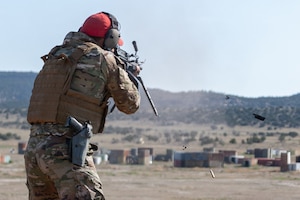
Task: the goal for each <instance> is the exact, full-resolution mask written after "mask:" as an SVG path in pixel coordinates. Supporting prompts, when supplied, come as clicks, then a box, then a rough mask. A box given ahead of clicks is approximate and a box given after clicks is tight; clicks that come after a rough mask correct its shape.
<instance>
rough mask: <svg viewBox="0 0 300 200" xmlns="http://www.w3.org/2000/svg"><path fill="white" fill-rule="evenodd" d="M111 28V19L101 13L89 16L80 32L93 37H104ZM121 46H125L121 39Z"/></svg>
mask: <svg viewBox="0 0 300 200" xmlns="http://www.w3.org/2000/svg"><path fill="white" fill-rule="evenodd" d="M110 28H111V21H110V19H109V17H108V16H107V15H106V14H104V13H102V12H100V13H96V14H93V15H91V16H89V17H88V18H87V19H86V20H85V22H84V23H83V25H82V27H81V28H80V32H83V33H85V34H87V35H89V36H92V37H102V38H103V37H104V36H105V34H106V33H107V31H108V30H109V29H110ZM118 43H119V45H120V46H122V45H123V40H122V39H121V38H120V40H119V42H118Z"/></svg>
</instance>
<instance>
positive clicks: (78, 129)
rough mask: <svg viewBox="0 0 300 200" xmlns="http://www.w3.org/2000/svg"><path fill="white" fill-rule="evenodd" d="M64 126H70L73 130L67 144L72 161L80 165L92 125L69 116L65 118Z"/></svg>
mask: <svg viewBox="0 0 300 200" xmlns="http://www.w3.org/2000/svg"><path fill="white" fill-rule="evenodd" d="M65 126H66V127H70V128H72V129H74V131H75V134H74V135H73V137H72V138H71V140H70V144H69V148H70V154H71V156H70V157H71V158H72V163H73V164H75V165H78V166H81V167H82V166H84V163H85V157H86V155H87V151H88V147H89V142H90V138H91V137H92V135H93V132H92V129H93V127H92V125H91V124H89V123H88V122H85V123H84V124H81V123H80V122H78V121H77V120H76V119H75V118H74V117H71V116H69V117H68V118H67V121H66V124H65Z"/></svg>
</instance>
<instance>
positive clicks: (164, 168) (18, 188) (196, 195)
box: [0, 126, 300, 200]
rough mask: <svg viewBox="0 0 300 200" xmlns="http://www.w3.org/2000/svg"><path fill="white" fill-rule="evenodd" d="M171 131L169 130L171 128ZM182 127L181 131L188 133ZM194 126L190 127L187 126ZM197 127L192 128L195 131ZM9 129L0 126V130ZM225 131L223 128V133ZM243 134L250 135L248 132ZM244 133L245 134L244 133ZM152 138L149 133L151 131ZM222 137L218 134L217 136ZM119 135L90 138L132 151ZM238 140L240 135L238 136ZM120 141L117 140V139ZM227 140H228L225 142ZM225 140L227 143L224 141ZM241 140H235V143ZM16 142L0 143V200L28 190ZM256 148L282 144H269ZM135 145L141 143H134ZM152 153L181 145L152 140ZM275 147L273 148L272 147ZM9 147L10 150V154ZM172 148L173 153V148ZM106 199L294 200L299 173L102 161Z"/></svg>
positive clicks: (294, 143)
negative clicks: (2, 157) (4, 160)
mask: <svg viewBox="0 0 300 200" xmlns="http://www.w3.org/2000/svg"><path fill="white" fill-rule="evenodd" d="M172 128H173V127H172ZM187 128H189V127H187V126H185V127H184V129H185V130H187ZM192 128H194V127H192ZM196 128H197V127H196ZM7 131H8V130H4V129H1V128H0V132H2V133H5V132H7ZM9 131H12V132H16V133H18V134H19V135H21V136H22V141H26V140H27V138H28V135H29V132H28V131H26V130H25V131H20V130H13V129H9ZM222 131H223V132H224V130H222ZM247 131H249V130H248V129H247ZM244 132H246V131H244ZM153 134H154V133H153ZM221 135H222V134H221ZM117 137H121V136H119V135H110V134H104V135H101V136H99V137H98V136H95V137H94V140H95V141H96V142H98V143H99V144H100V145H101V146H102V147H105V148H107V149H111V148H116V149H121V148H131V147H132V145H133V144H129V143H122V142H120V143H114V144H112V143H111V141H113V139H114V138H117ZM240 137H243V136H240ZM117 139H120V138H117ZM228 139H229V138H228ZM228 139H227V140H228ZM239 140H240V139H239ZM18 142H19V141H16V140H15V141H0V154H2V155H9V156H10V157H11V161H12V162H11V163H7V164H4V163H0V200H7V199H9V200H25V199H28V192H27V188H26V185H25V182H26V180H25V168H24V163H23V155H22V154H17V152H16V151H17V149H18ZM267 142H268V141H266V142H265V143H263V144H262V145H263V146H258V147H274V146H275V145H282V144H278V142H277V143H276V140H275V141H272V140H269V143H267ZM299 144H300V139H299V137H298V138H295V139H293V140H288V141H287V142H286V143H285V144H284V145H285V146H279V147H285V148H292V149H295V148H297V147H298V146H299ZM134 145H135V147H138V145H141V144H134ZM143 145H151V146H152V147H154V149H155V152H156V153H164V152H165V150H166V149H168V148H172V149H174V150H181V149H182V145H179V144H175V143H174V144H173V146H172V145H171V144H166V143H160V142H153V143H152V144H147V143H146V144H143ZM250 147H251V148H254V147H256V146H254V145H251V146H249V147H248V146H243V145H240V144H236V145H235V146H233V145H229V144H228V143H226V145H224V146H222V148H226V149H236V150H239V152H244V151H245V150H246V149H247V148H250ZM275 147H276V146H275ZM12 148H14V149H15V152H14V153H10V150H11V149H12ZM176 148H177V149H176ZM188 150H191V151H201V150H202V147H199V145H197V144H189V146H188ZM97 169H98V173H99V176H100V178H101V180H102V183H103V186H104V192H105V195H106V199H107V200H120V199H121V200H152V199H158V200H253V199H255V200H283V199H287V200H296V199H297V200H299V199H300V172H299V171H293V172H280V169H279V167H261V166H257V165H253V166H251V167H247V168H246V167H241V166H239V165H232V164H227V165H225V167H224V168H213V169H212V170H213V172H214V174H215V178H213V177H212V176H211V174H210V169H209V168H198V167H196V168H175V167H173V163H172V162H157V161H154V162H153V163H152V164H151V165H115V164H109V163H101V164H100V165H97Z"/></svg>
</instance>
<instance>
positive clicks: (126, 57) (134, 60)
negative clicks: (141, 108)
mask: <svg viewBox="0 0 300 200" xmlns="http://www.w3.org/2000/svg"><path fill="white" fill-rule="evenodd" d="M132 45H133V48H134V51H135V53H134V54H129V53H127V52H126V51H125V50H123V49H121V48H120V47H119V46H118V47H116V48H115V49H114V53H115V55H116V56H117V57H118V58H120V59H121V60H122V61H123V62H124V63H125V67H126V69H125V70H126V72H127V73H128V76H129V78H130V80H131V81H132V82H133V83H134V84H135V85H136V86H138V85H139V83H140V84H141V85H142V88H143V90H144V92H145V94H146V96H147V99H148V101H149V103H150V105H151V107H152V110H153V112H154V114H155V115H156V116H158V112H157V109H156V107H155V105H154V103H153V101H152V99H151V96H150V93H149V92H148V90H147V88H146V86H145V84H144V82H143V80H142V78H141V77H140V76H135V75H134V74H133V73H134V72H135V71H136V68H137V66H139V67H140V69H141V70H142V68H141V65H142V64H143V63H144V62H140V61H139V56H138V55H137V51H138V48H137V45H136V41H132ZM114 108H115V105H113V107H112V108H111V109H110V113H111V112H112V111H113V110H114Z"/></svg>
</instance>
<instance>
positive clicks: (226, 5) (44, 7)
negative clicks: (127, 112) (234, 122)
mask: <svg viewBox="0 0 300 200" xmlns="http://www.w3.org/2000/svg"><path fill="white" fill-rule="evenodd" d="M299 10H300V1H297V0H289V1H283V0H280V1H279V0H187V1H179V0H163V1H161V0H152V1H141V0H127V1H120V0H119V1H118V0H84V1H83V0H72V1H71V0H64V1H60V0H52V1H38V0H27V1H16V0H11V1H5V2H2V3H1V7H0V19H1V20H0V26H1V32H0V43H1V47H2V48H1V54H0V55H1V63H0V71H34V72H38V71H39V70H40V69H41V67H42V64H43V63H42V60H41V59H40V57H41V56H42V55H44V54H46V53H48V51H49V50H50V49H51V48H52V47H53V46H55V45H58V44H61V42H62V40H63V38H64V36H65V35H66V34H67V33H68V32H69V31H76V30H78V28H79V27H80V26H81V25H82V23H83V22H84V20H85V19H86V18H87V17H88V16H89V15H91V14H94V13H96V12H100V11H107V12H110V13H112V14H114V15H115V16H116V17H117V18H118V20H119V22H120V23H121V35H122V38H123V39H124V42H125V45H124V46H123V48H124V49H125V50H127V51H128V52H133V47H132V45H131V42H132V41H133V40H136V41H137V44H138V48H139V56H140V60H146V62H145V64H144V65H143V70H142V72H141V76H142V78H143V79H144V82H145V84H146V85H147V87H148V88H158V89H163V90H167V91H171V92H181V91H203V90H204V91H213V92H220V93H224V94H228V95H238V96H244V97H262V96H289V95H293V94H297V93H299V92H300V88H299V86H300V76H299V74H300V68H299V65H300V28H299V27H300V12H299Z"/></svg>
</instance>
